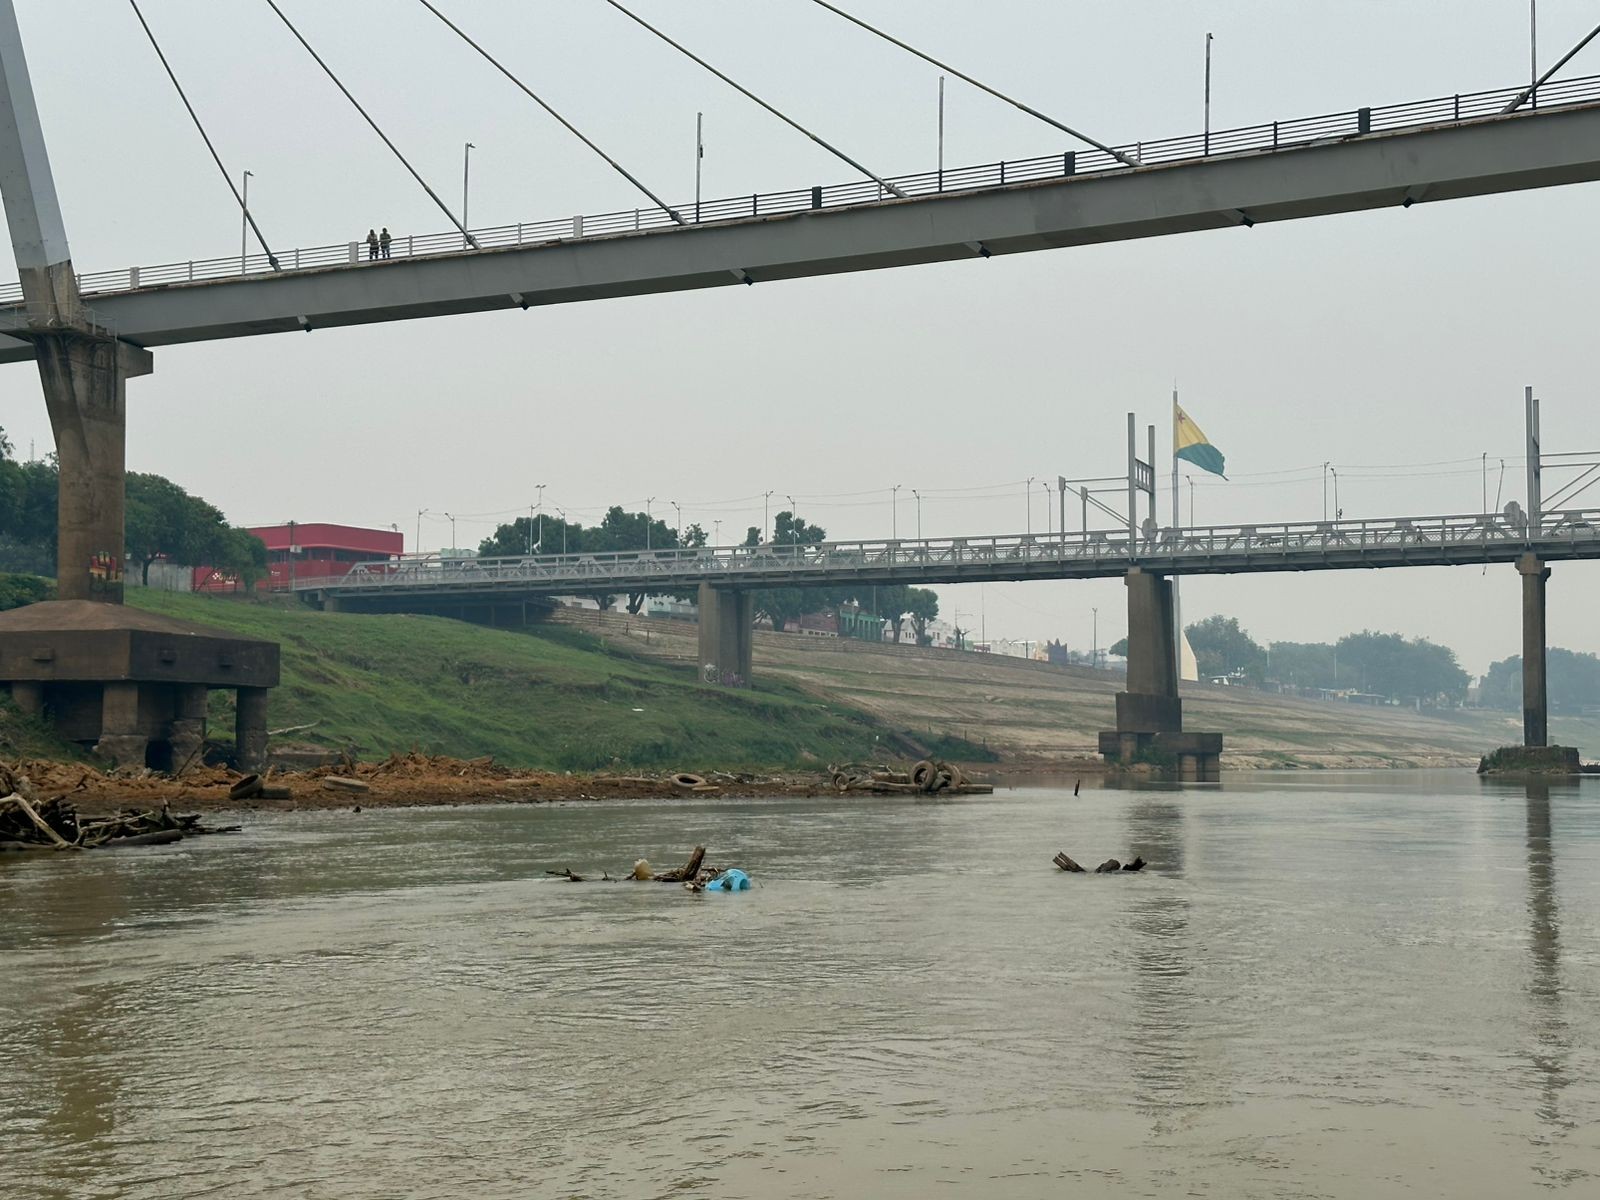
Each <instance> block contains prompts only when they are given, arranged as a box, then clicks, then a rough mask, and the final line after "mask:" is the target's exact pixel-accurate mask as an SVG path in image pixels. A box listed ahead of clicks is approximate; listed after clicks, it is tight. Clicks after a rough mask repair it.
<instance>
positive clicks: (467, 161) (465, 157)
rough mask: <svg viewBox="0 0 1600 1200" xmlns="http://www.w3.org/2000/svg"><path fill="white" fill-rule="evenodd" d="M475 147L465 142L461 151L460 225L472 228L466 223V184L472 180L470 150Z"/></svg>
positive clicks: (467, 192) (468, 196) (469, 243)
mask: <svg viewBox="0 0 1600 1200" xmlns="http://www.w3.org/2000/svg"><path fill="white" fill-rule="evenodd" d="M476 149H477V147H476V146H474V145H473V144H472V143H471V142H467V143H466V146H465V148H464V149H463V150H462V151H461V227H462V228H463V229H471V228H472V226H471V225H469V224H468V223H467V202H468V200H469V198H470V194H469V188H468V184H469V183H471V181H472V152H473V151H474V150H476ZM467 244H468V245H469V246H470V245H471V244H472V243H471V241H470V240H469V241H468V242H467Z"/></svg>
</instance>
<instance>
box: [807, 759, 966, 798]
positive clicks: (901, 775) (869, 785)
mask: <svg viewBox="0 0 1600 1200" xmlns="http://www.w3.org/2000/svg"><path fill="white" fill-rule="evenodd" d="M828 770H829V772H830V774H831V775H832V778H833V786H834V790H835V791H839V792H875V793H877V794H879V795H893V794H902V795H912V794H914V795H925V796H934V795H938V794H939V793H940V792H950V793H952V794H954V795H959V796H986V795H988V794H990V793H991V792H993V791H994V788H993V786H991V785H990V784H987V783H973V782H971V781H970V780H969V779H967V777H966V775H965V774H963V773H962V770H961V768H960V767H958V766H956V765H955V764H954V763H947V762H942V761H934V760H931V759H926V758H925V759H923V760H922V761H920V762H918V763H916V764H915V765H914V766H913V767H911V769H910V770H908V771H895V770H891V769H890V768H889V767H886V766H881V765H880V766H876V767H866V766H862V765H860V764H858V763H844V764H842V765H839V766H833V767H829V768H828Z"/></svg>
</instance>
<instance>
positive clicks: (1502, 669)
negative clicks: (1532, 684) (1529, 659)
mask: <svg viewBox="0 0 1600 1200" xmlns="http://www.w3.org/2000/svg"><path fill="white" fill-rule="evenodd" d="M1545 681H1546V688H1547V691H1548V695H1549V697H1550V707H1551V709H1552V710H1553V711H1556V712H1575V713H1581V712H1583V711H1584V710H1585V709H1588V708H1593V707H1595V706H1597V705H1600V658H1597V657H1595V656H1594V655H1593V654H1582V653H1578V652H1575V651H1572V650H1563V649H1562V648H1561V647H1560V646H1551V647H1550V649H1549V650H1547V651H1546V652H1545ZM1478 702H1479V703H1480V704H1482V705H1483V706H1484V707H1486V708H1505V709H1510V710H1511V711H1513V712H1515V711H1516V710H1518V709H1520V708H1521V707H1522V656H1521V655H1513V656H1512V657H1510V658H1505V659H1501V660H1500V661H1499V662H1497V663H1493V664H1491V665H1490V667H1489V673H1488V674H1487V675H1485V676H1484V677H1483V683H1482V685H1481V686H1480V688H1479V691H1478Z"/></svg>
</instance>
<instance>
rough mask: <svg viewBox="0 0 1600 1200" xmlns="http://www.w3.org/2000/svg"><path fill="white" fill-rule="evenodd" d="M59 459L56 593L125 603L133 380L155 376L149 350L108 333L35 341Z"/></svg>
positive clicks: (54, 335) (53, 336) (68, 597)
mask: <svg viewBox="0 0 1600 1200" xmlns="http://www.w3.org/2000/svg"><path fill="white" fill-rule="evenodd" d="M34 349H35V353H36V355H37V358H38V363H39V378H40V382H41V383H43V385H44V397H45V405H46V407H47V408H48V409H49V412H50V427H51V429H52V430H53V431H54V433H55V439H56V454H57V455H58V457H59V461H60V466H61V470H60V481H61V486H60V497H59V500H58V501H57V514H58V521H59V526H60V533H59V541H58V544H57V549H56V581H57V582H56V594H57V596H58V597H59V598H60V599H62V600H101V601H109V602H111V603H113V604H120V603H121V602H122V570H123V549H124V546H123V526H124V511H123V510H124V499H125V484H124V479H125V476H124V466H125V462H126V457H127V433H128V413H127V381H128V380H129V379H131V378H134V377H136V376H139V375H148V374H149V373H150V371H151V369H152V365H153V364H152V360H151V355H150V352H149V351H148V350H142V349H140V348H139V347H137V346H130V345H128V344H127V343H125V342H118V341H115V340H113V339H111V338H109V337H98V336H93V335H85V334H83V333H78V332H74V333H59V334H57V333H52V334H48V335H44V336H40V337H36V338H35V339H34Z"/></svg>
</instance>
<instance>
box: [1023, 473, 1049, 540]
mask: <svg viewBox="0 0 1600 1200" xmlns="http://www.w3.org/2000/svg"><path fill="white" fill-rule="evenodd" d="M1039 486H1040V487H1041V488H1043V489H1044V533H1045V536H1046V537H1049V536H1050V532H1051V526H1050V481H1049V480H1048V479H1041V480H1040V481H1039ZM1028 507H1029V508H1030V509H1031V508H1032V507H1033V505H1032V504H1030V505H1028Z"/></svg>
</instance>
